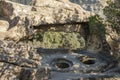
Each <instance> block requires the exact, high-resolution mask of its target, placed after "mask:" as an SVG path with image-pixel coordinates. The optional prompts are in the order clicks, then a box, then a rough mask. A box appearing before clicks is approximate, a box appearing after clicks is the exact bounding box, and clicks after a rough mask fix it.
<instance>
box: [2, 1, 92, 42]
mask: <svg viewBox="0 0 120 80" xmlns="http://www.w3.org/2000/svg"><path fill="white" fill-rule="evenodd" d="M38 1H39V0H38ZM49 1H51V0H49ZM49 1H44V0H43V1H41V3H40V4H39V5H38V4H37V3H36V4H34V5H32V4H31V5H23V4H19V3H15V2H11V1H8V0H6V1H0V8H1V10H0V15H1V16H0V20H1V21H7V22H8V23H9V25H7V28H6V33H4V34H7V36H5V37H7V38H11V39H13V40H20V39H22V38H24V37H26V36H29V35H32V34H34V33H35V31H36V29H39V27H41V26H44V27H46V26H49V27H52V26H59V25H62V26H63V25H65V26H67V24H69V25H72V24H74V25H77V24H80V25H81V24H82V23H84V22H88V18H89V17H90V16H92V15H94V13H91V12H88V11H85V10H84V9H82V8H81V7H80V6H79V5H77V4H74V3H71V2H69V1H66V2H64V1H57V0H53V2H54V3H51V2H49ZM42 2H43V3H42ZM44 3H46V4H44ZM62 26H61V27H62ZM0 27H3V26H0ZM8 27H9V28H8ZM36 27H37V28H36ZM34 28H35V29H34ZM9 33H11V34H9ZM5 37H4V38H5Z"/></svg>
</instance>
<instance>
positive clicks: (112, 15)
mask: <svg viewBox="0 0 120 80" xmlns="http://www.w3.org/2000/svg"><path fill="white" fill-rule="evenodd" d="M107 3H108V6H106V7H105V8H104V14H105V16H106V21H107V22H108V24H109V25H110V27H111V28H112V30H113V31H116V32H117V33H118V34H120V0H115V1H114V2H113V1H111V0H108V1H107Z"/></svg>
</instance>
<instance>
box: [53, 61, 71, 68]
mask: <svg viewBox="0 0 120 80" xmlns="http://www.w3.org/2000/svg"><path fill="white" fill-rule="evenodd" d="M55 66H56V67H57V68H60V69H64V68H69V67H70V65H69V64H67V63H65V62H60V63H56V64H55Z"/></svg>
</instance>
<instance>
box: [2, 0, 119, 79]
mask: <svg viewBox="0 0 120 80" xmlns="http://www.w3.org/2000/svg"><path fill="white" fill-rule="evenodd" d="M92 15H94V14H93V13H91V12H89V11H85V10H84V9H83V8H81V6H79V5H77V4H74V3H71V2H69V1H68V0H33V1H32V2H31V3H30V5H23V4H19V3H15V2H11V1H8V0H5V1H4V0H0V80H66V79H68V77H69V79H70V80H72V79H80V80H83V78H86V79H88V80H89V79H95V78H101V79H103V77H114V78H118V77H119V76H120V73H119V70H120V69H119V65H118V64H117V61H113V60H112V59H111V58H110V57H106V56H104V55H101V53H98V52H99V51H101V50H102V49H101V48H99V46H98V45H97V48H99V49H98V50H96V52H95V49H96V46H95V45H96V44H100V45H101V43H102V42H101V40H99V39H97V38H95V37H96V36H94V35H93V37H90V38H88V39H86V41H87V40H88V41H89V39H90V40H93V38H95V40H93V41H91V44H92V46H90V47H89V48H88V49H87V50H88V51H84V50H69V49H42V48H39V47H40V46H39V47H38V46H37V45H33V44H29V43H26V42H20V41H21V40H23V39H28V38H30V37H31V36H32V35H33V34H35V33H38V32H45V31H65V32H78V33H80V34H82V36H83V37H84V38H86V37H88V36H87V34H88V32H87V31H88V30H87V29H88V27H89V26H88V18H89V17H90V16H92ZM73 38H74V37H73ZM98 41H100V42H98ZM66 42H67V41H66ZM96 42H98V43H96ZM76 45H77V44H76ZM88 45H89V44H88ZM92 50H93V51H92ZM89 51H91V52H95V53H97V54H94V53H91V52H89ZM83 53H84V54H83ZM53 54H54V55H53ZM108 73H109V74H108ZM60 75H62V76H63V77H59V76H60ZM58 78H59V79H58ZM105 80H107V79H105ZM108 80H110V79H108ZM118 80H119V79H118Z"/></svg>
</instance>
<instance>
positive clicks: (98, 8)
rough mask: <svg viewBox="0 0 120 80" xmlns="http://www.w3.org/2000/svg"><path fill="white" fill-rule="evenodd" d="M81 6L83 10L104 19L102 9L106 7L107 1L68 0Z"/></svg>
mask: <svg viewBox="0 0 120 80" xmlns="http://www.w3.org/2000/svg"><path fill="white" fill-rule="evenodd" d="M70 1H72V2H74V3H77V4H79V5H81V7H83V8H84V9H85V10H88V11H92V12H94V13H97V14H99V15H100V16H102V17H104V14H103V8H104V7H105V6H107V3H106V1H107V0H70Z"/></svg>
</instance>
